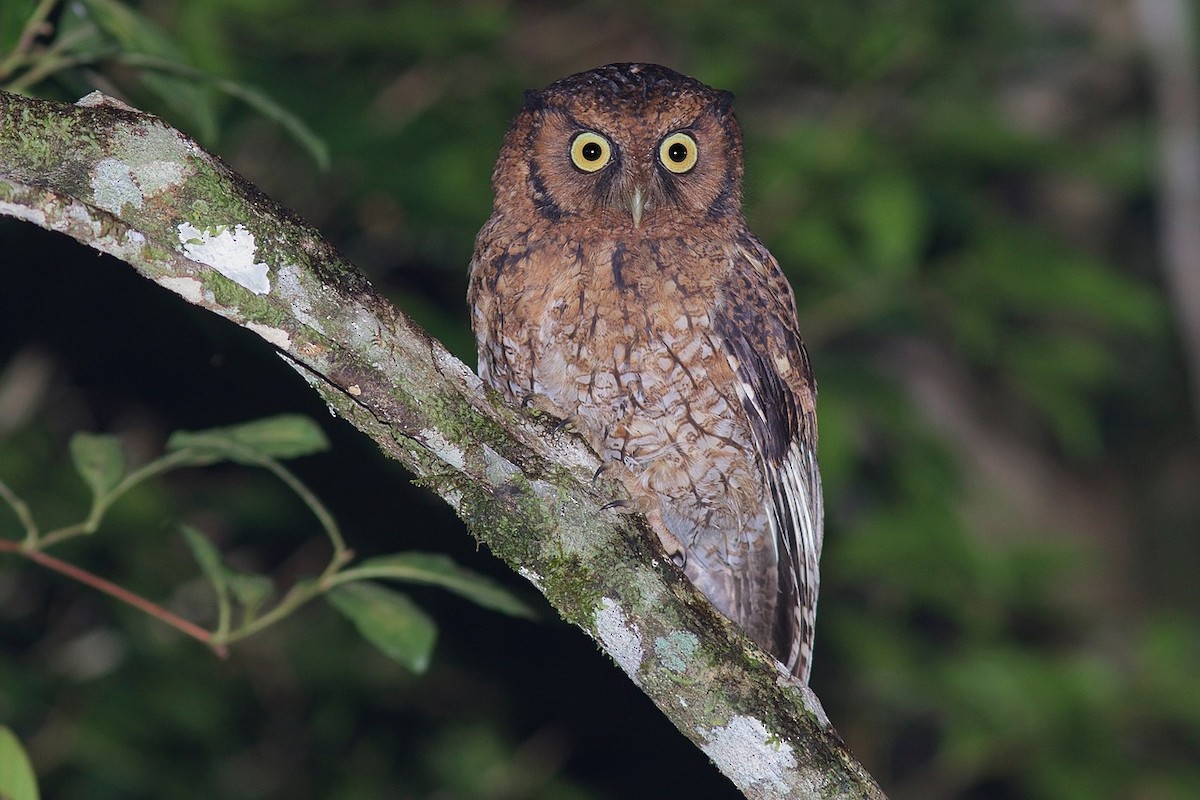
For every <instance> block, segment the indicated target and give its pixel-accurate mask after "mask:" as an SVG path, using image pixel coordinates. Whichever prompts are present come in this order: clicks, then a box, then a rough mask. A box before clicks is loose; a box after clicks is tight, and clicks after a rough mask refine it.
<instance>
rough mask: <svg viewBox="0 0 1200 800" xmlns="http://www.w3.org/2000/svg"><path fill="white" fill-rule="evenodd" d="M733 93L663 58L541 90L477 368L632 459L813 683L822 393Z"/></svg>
mask: <svg viewBox="0 0 1200 800" xmlns="http://www.w3.org/2000/svg"><path fill="white" fill-rule="evenodd" d="M731 101H732V96H731V95H729V94H728V93H727V92H721V91H717V90H714V89H711V88H709V87H708V86H705V85H704V84H702V83H700V82H698V81H695V80H693V79H691V78H688V77H686V76H683V75H680V74H679V73H676V72H673V71H671V70H669V69H666V68H664V67H660V66H655V65H651V64H612V65H609V66H606V67H600V68H598V69H595V70H592V71H590V72H585V73H581V74H578V75H572V76H570V77H567V78H564V79H562V80H560V81H557V82H556V83H553V84H551V85H550V86H548V87H547V88H546V89H544V90H542V91H539V92H529V93H527V95H526V99H525V107H524V109H523V110H522V111H521V113H520V114H519V115H518V116H517V118H516V120H515V121H514V122H513V125H512V127H511V129H510V130H509V132H508V135H507V136H506V137H505V139H504V145H503V148H502V149H501V152H500V157H499V159H498V161H497V163H496V169H495V172H494V173H493V176H492V184H493V188H494V190H495V195H496V196H495V205H494V207H493V212H492V217H491V219H489V220H488V222H487V224H486V225H485V226H484V228H483V230H481V231H480V232H479V238H478V240H477V241H476V247H475V255H474V258H473V259H472V262H471V288H470V297H469V299H470V302H471V306H472V315H473V316H472V321H473V324H474V327H475V334H476V337H477V339H478V344H479V374H480V375H481V376H482V377H483V378H484V379H485V380H486V381H487V382H488V383H490V384H491V385H492V386H494V387H495V388H496V389H498V390H499V391H501V392H502V393H503V394H505V395H506V396H507V397H508V398H509V399H510V400H512V401H513V402H515V403H531V402H532V403H535V404H536V405H538V406H539V407H541V408H543V409H547V410H550V411H552V412H553V413H555V414H557V415H558V416H560V417H562V418H564V419H569V420H571V421H572V423H573V424H574V425H575V427H576V428H577V429H578V430H579V432H580V433H581V434H582V435H583V436H584V437H585V438H586V439H587V440H588V442H590V443H591V445H592V446H593V447H594V448H595V449H596V451H597V452H598V453H599V454H600V456H601V457H602V458H603V459H604V460H605V461H606V462H607V463H610V464H611V463H614V462H615V463H616V464H620V465H621V467H623V468H620V469H615V470H614V473H615V474H617V475H619V476H620V478H621V480H622V481H623V482H624V483H625V484H626V486H627V488H628V490H629V492H630V494H631V495H632V497H633V498H634V499H635V501H636V502H637V505H638V507H639V508H640V509H642V510H644V511H645V512H646V514H647V516H648V518H649V520H650V522H651V525H652V527H654V528H655V530H656V531H658V533H659V535H660V537H661V538H662V539H663V541H664V544H666V545H667V546H668V548H671V549H673V550H675V551H676V552H675V553H673V555H675V556H676V558H677V560H679V561H681V562H682V564H683V569H684V572H685V573H686V574H687V576H688V578H690V579H691V581H692V582H693V583H694V584H695V585H696V586H697V588H699V589H700V590H701V591H702V592H703V593H704V594H705V595H706V596H707V597H708V598H709V600H711V601H712V602H713V604H714V605H716V606H717V608H719V609H720V610H721V612H722V613H724V614H725V615H726V616H728V617H729V618H730V619H732V620H734V621H735V622H737V623H738V624H739V625H741V626H742V628H744V629H745V630H746V632H747V633H748V634H749V635H750V637H751V638H753V639H754V640H755V641H756V642H758V643H759V644H760V645H761V646H762V647H764V648H765V649H767V650H769V651H770V652H772V653H774V654H775V655H776V656H777V657H778V658H779V659H780V661H782V662H783V663H784V664H786V665H787V667H788V669H790V670H791V671H792V672H793V673H795V674H796V675H798V676H800V677H801V678H802V679H804V680H807V679H808V673H809V668H810V663H811V652H812V636H813V623H814V619H815V615H816V601H817V586H818V576H817V561H818V559H819V557H820V553H821V536H822V507H821V483H820V475H819V473H818V471H817V464H816V445H817V431H816V420H815V411H814V409H815V390H814V385H813V379H812V373H811V370H810V368H809V364H808V357H807V355H806V354H805V351H804V345H803V344H802V343H801V341H800V335H799V333H798V332H797V325H796V310H795V301H794V300H793V298H792V291H791V287H790V286H789V285H788V282H787V280H786V278H784V276H783V273H782V272H781V271H780V269H779V265H778V264H777V263H776V261H775V259H774V258H772V257H771V254H770V253H768V252H767V250H766V248H765V247H763V245H762V244H761V243H760V242H759V241H758V240H757V239H756V238H755V237H754V236H753V235H752V234H751V233H750V232H749V231H748V230H747V228H746V223H745V220H744V219H743V218H742V212H741V181H742V140H741V132H740V129H739V127H738V124H737V121H736V119H735V118H734V115H733V112H732V109H731Z"/></svg>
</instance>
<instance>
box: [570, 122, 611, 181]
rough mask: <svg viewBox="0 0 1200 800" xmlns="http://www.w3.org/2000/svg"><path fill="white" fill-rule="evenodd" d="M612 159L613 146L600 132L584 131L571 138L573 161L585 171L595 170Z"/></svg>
mask: <svg viewBox="0 0 1200 800" xmlns="http://www.w3.org/2000/svg"><path fill="white" fill-rule="evenodd" d="M611 159H612V146H611V145H610V144H609V143H608V139H605V138H604V137H603V136H601V135H600V134H598V133H592V132H591V131H584V132H583V133H580V134H578V135H576V137H575V138H574V139H572V140H571V163H572V164H574V165H575V166H577V167H579V168H580V169H581V170H583V171H584V172H595V171H596V170H598V169H601V168H603V167H604V166H605V165H606V164H607V163H608V162H609V161H610V160H611Z"/></svg>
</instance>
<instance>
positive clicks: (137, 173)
mask: <svg viewBox="0 0 1200 800" xmlns="http://www.w3.org/2000/svg"><path fill="white" fill-rule="evenodd" d="M186 174H187V173H186V170H185V169H184V168H183V166H181V165H180V164H178V163H176V162H174V161H168V160H165V159H154V158H151V159H147V160H142V159H134V160H129V159H123V158H105V159H103V160H101V161H99V162H97V163H96V169H95V170H94V171H93V172H92V181H91V184H92V196H93V198H94V200H95V203H96V205H98V206H99V207H100V208H103V209H104V210H105V211H108V212H110V213H113V214H117V215H119V214H121V212H122V211H124V209H125V205H126V204H128V205H131V206H133V207H134V208H141V207H142V204H143V203H144V202H145V201H146V200H147V199H148V198H152V197H154V196H155V195H158V194H161V193H162V192H165V191H168V190H170V189H172V188H174V187H175V186H177V185H178V184H180V183H182V182H183V180H184V178H185V177H186Z"/></svg>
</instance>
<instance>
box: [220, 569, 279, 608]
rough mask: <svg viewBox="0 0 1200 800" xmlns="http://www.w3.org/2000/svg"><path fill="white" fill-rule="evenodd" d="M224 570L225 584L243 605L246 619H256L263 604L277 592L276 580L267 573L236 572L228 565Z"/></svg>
mask: <svg viewBox="0 0 1200 800" xmlns="http://www.w3.org/2000/svg"><path fill="white" fill-rule="evenodd" d="M224 572H225V584H226V585H227V586H228V587H229V591H230V592H231V593H232V594H233V597H234V599H235V600H237V601H238V604H239V605H241V607H242V609H243V611H244V612H245V614H246V619H247V620H252V619H254V617H255V615H257V614H258V610H259V609H260V608H262V606H263V604H264V603H266V602H267V601H268V600H270V599H271V597H272V596H273V595H274V594H275V582H274V581H272V580H271V579H270V578H268V577H267V576H266V575H258V574H256V573H252V572H236V571H234V570H231V569H229V568H228V567H226V568H225V570H224Z"/></svg>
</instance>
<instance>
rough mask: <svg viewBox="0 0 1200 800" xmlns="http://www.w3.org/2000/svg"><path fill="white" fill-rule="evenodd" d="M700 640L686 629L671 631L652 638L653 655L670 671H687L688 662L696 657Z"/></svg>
mask: <svg viewBox="0 0 1200 800" xmlns="http://www.w3.org/2000/svg"><path fill="white" fill-rule="evenodd" d="M699 645H700V640H699V639H697V638H696V637H695V635H694V634H691V633H688V632H687V631H672V632H671V633H668V634H667V635H666V636H659V637H657V638H656V639H655V640H654V655H656V656H658V660H659V661H661V662H662V665H663V666H664V667H666V668H667V669H669V670H671V671H672V672H678V673H683V672H687V668H688V664H691V663H692V662H693V660H694V659H695V657H696V648H697V647H698V646H699Z"/></svg>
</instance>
